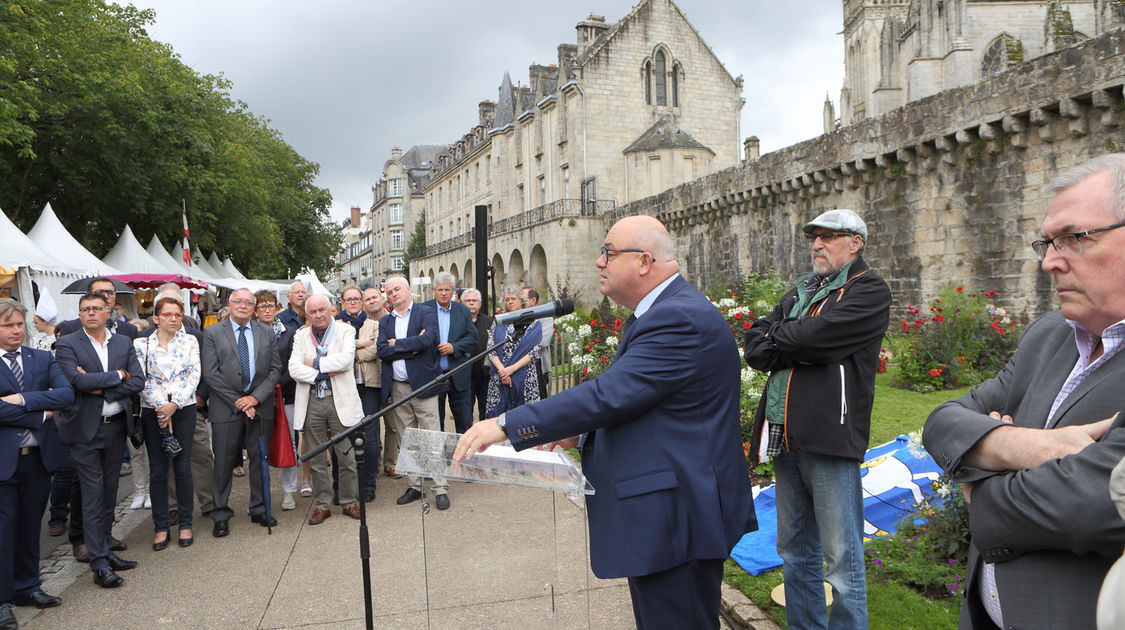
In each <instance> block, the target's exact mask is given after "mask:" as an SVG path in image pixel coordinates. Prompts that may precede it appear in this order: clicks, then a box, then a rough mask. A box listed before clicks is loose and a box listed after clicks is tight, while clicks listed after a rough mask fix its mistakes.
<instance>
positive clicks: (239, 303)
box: [229, 300, 254, 306]
mask: <svg viewBox="0 0 1125 630" xmlns="http://www.w3.org/2000/svg"><path fill="white" fill-rule="evenodd" d="M229 303H230V305H231V306H254V300H229Z"/></svg>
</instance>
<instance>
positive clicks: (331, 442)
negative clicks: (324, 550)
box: [299, 313, 536, 630]
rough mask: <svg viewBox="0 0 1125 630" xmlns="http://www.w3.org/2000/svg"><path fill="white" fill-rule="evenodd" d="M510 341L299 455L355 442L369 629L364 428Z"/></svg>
mask: <svg viewBox="0 0 1125 630" xmlns="http://www.w3.org/2000/svg"><path fill="white" fill-rule="evenodd" d="M532 319H536V318H535V317H533V316H532V315H531V314H530V313H528V314H527V315H525V316H524V317H521V318H520V319H519V320H517V321H525V320H532ZM512 323H513V324H514V323H516V322H512ZM509 341H511V334H510V332H509V335H508V336H505V338H504V340H503V341H501V342H499V343H496V344H493V345H492V346H491V347H488V348H485V349H484V350H482V351H481V352H479V353H477V354H476V355H474V356H472V357H470V358H469V359H468V360H466V361H465V362H464V363H462V364H461V365H458V366H457V367H455V368H453V369H452V370H449V371H448V372H444V373H442V374H439V375H438V376H437V377H436V378H434V379H433V380H431V381H430V382H428V383H426V384H425V385H423V386H421V387H419V388H418V389H416V390H414V391H412V392H410V395H408V396H407V397H406V398H403V399H402V400H396V401H395V402H393V403H391V404H390V405H387V406H386V407H383V408H382V409H380V410H379V411H377V412H375V413H373V414H371V415H369V416H365V417H364V418H363V419H362V420H360V421H359V422H358V423H356V424H355V425H353V426H350V427H347V428H346V429H345V430H344V431H342V432H340V433H338V434H336V435H333V436H332V437H331V438H329V439H328V441H327V442H324V443H323V444H318V445H316V446H314V447H312V448H310V449H309V450H308V452H307V453H305V454H303V455H301V456H300V458H299V459H300V460H301V461H302V462H307V461H308V460H310V459H312V458H313V457H316V456H317V455H319V454H321V453H323V452H324V451H326V450H328V448H330V447H333V446H335V445H337V444H339V443H340V442H343V441H344V440H345V439H350V440H351V441H352V444H353V445H354V450H355V464H356V475H357V477H358V480H357V481H358V486H357V487H358V489H359V490H358V492H357V494H358V495H359V562H360V565H361V566H362V571H363V610H364V615H365V617H366V621H367V630H374V627H375V626H374V616H373V610H372V605H371V542H370V540H369V538H368V535H367V502H366V501H364V500H363V496H364V494H366V492H367V482H366V480H365V479H364V476H365V474H364V473H365V471H366V465H365V462H364V459H365V457H364V452H365V450H366V449H365V445H366V441H367V440H366V438H364V432H363V431H362V430H361V429H363V428H364V427H366V426H367V425H368V424H371V423H372V422H375V421H376V420H378V419H379V418H381V417H383V416H384V415H386V414H387V412H389V411H393V410H395V409H397V408H399V407H400V406H402V405H404V404H406V403H407V402H409V401H411V400H414V399H415V398H417V397H418V396H419V395H421V394H422V392H425V391H426V390H428V389H430V388H431V387H434V386H435V385H439V384H441V383H443V382H444V381H447V380H449V379H450V378H452V377H453V375H454V374H457V373H458V372H460V371H462V370H465V369H469V368H471V367H472V365H473V364H474V363H476V362H477V361H478V360H480V359H483V358H484V357H485V356H487V355H489V354H491V353H492V352H493V351H495V350H496V349H497V348H499V347H501V346H503V345H505V344H507V343H508V342H509ZM380 360H381V359H380ZM353 433H355V434H356V435H355V436H354V437H352V434H353Z"/></svg>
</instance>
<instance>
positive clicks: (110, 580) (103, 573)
mask: <svg viewBox="0 0 1125 630" xmlns="http://www.w3.org/2000/svg"><path fill="white" fill-rule="evenodd" d="M124 583H125V578H123V577H121V576H120V575H117V574H116V573H114V572H113V569H111V568H109V567H106V568H104V569H98V570H97V571H94V584H97V585H98V586H100V587H102V588H117V587H118V586H121V585H122V584H124Z"/></svg>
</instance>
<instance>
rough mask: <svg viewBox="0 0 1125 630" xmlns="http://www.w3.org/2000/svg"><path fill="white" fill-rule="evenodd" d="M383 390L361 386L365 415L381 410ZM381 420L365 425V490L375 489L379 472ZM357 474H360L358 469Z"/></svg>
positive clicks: (360, 400) (360, 397) (361, 400)
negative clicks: (380, 401)
mask: <svg viewBox="0 0 1125 630" xmlns="http://www.w3.org/2000/svg"><path fill="white" fill-rule="evenodd" d="M381 392H382V388H381V387H368V386H366V385H360V386H359V402H360V404H362V405H363V415H364V416H370V415H371V414H373V413H375V412H377V411H379V398H380V395H381ZM380 420H382V418H380V419H379V420H374V421H372V422H371V423H369V424H368V425H367V426H366V427H363V437H364V440H366V445H365V446H364V447H363V484H364V489H365V490H374V489H375V477H376V475H378V474H379V453H380V450H381V449H382V445H381V444H380V443H379V422H380ZM356 474H359V470H358V469H357V470H356ZM357 487H358V486H357ZM360 498H363V497H360Z"/></svg>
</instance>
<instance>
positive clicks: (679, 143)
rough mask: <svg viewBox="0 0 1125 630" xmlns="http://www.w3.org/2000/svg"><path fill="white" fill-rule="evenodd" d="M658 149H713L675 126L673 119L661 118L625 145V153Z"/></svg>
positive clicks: (712, 153) (712, 152)
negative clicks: (631, 142)
mask: <svg viewBox="0 0 1125 630" xmlns="http://www.w3.org/2000/svg"><path fill="white" fill-rule="evenodd" d="M657 149H703V150H704V151H711V149H710V148H708V147H706V146H704V145H703V144H702V143H701V142H699V141H698V140H696V139H695V138H693V137H691V134H690V133H688V132H686V131H684V130H683V129H680V128H679V127H673V126H672V121H671V120H669V119H667V118H661V119H660V120H658V121H656V123H655V124H654V125H653V126H651V127H649V128H648V129H647V130H645V132H644V133H642V134H641V135H640V137H638V138H637V139H636V140H634V141H633V144H630V145H629V146H627V147H625V150H624V151H623V153H635V152H637V151H654V150H657ZM714 154H715V152H714V151H711V155H714Z"/></svg>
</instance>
